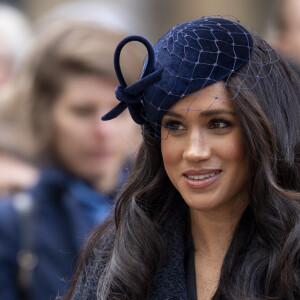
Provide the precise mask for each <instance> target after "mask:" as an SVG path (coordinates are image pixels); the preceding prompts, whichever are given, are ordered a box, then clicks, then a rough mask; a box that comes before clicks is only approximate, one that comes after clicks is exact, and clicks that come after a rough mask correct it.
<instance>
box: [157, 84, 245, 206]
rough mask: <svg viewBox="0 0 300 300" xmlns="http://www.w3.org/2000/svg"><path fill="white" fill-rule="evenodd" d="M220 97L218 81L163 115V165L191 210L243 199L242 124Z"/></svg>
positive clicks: (223, 92) (221, 89) (224, 95)
mask: <svg viewBox="0 0 300 300" xmlns="http://www.w3.org/2000/svg"><path fill="white" fill-rule="evenodd" d="M215 96H217V97H218V99H217V100H215V98H214V97H215ZM222 98H223V100H222ZM224 98H225V99H226V98H227V99H230V95H229V92H228V91H227V90H226V89H224V83H222V82H217V83H215V84H212V85H210V86H208V87H206V88H204V89H202V90H201V93H200V94H198V95H197V93H193V94H191V95H189V96H186V97H185V98H183V99H182V100H180V101H178V102H177V103H176V104H174V105H173V106H172V107H171V109H170V110H169V112H168V113H166V114H165V116H164V117H163V120H162V129H161V136H162V140H161V151H162V157H163V161H164V166H165V169H166V172H167V174H168V176H169V178H170V180H171V182H172V183H173V185H174V186H175V188H176V189H177V190H178V191H179V193H180V194H181V196H182V197H183V199H184V200H185V202H186V203H187V205H188V206H189V207H190V209H194V210H200V211H208V210H219V209H223V208H224V209H228V208H233V207H235V205H236V204H237V201H240V200H247V191H246V186H245V185H246V177H247V168H246V162H245V156H244V151H243V138H242V132H241V127H240V124H239V122H238V120H237V118H236V116H235V108H234V104H233V101H231V100H224ZM188 107H189V108H190V110H189V111H188V112H187V108H188Z"/></svg>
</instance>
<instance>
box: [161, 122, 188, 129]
mask: <svg viewBox="0 0 300 300" xmlns="http://www.w3.org/2000/svg"><path fill="white" fill-rule="evenodd" d="M163 126H164V128H166V129H169V130H171V131H178V130H184V129H185V128H184V126H183V125H182V123H181V122H179V121H167V122H165V123H164V125H163Z"/></svg>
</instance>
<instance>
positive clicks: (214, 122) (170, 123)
mask: <svg viewBox="0 0 300 300" xmlns="http://www.w3.org/2000/svg"><path fill="white" fill-rule="evenodd" d="M231 125H232V123H231V122H229V121H227V120H224V119H220V118H219V119H211V120H209V121H208V123H207V128H208V129H226V128H229V127H231ZM162 126H163V128H165V129H168V130H170V131H182V130H186V129H187V128H186V126H185V125H184V123H183V122H181V121H177V120H165V121H163V124H162Z"/></svg>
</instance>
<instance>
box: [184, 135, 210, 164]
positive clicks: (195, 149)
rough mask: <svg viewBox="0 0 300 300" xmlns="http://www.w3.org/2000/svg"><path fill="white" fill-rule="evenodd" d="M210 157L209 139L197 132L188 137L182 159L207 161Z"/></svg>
mask: <svg viewBox="0 0 300 300" xmlns="http://www.w3.org/2000/svg"><path fill="white" fill-rule="evenodd" d="M211 155H212V149H211V145H210V143H209V139H208V138H207V137H206V136H205V135H203V134H201V133H200V132H199V131H197V132H193V133H191V134H190V135H189V136H188V141H187V143H186V146H185V150H184V153H183V157H184V158H185V159H187V160H191V161H200V160H208V159H209V158H210V157H211Z"/></svg>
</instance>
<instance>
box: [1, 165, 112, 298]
mask: <svg viewBox="0 0 300 300" xmlns="http://www.w3.org/2000/svg"><path fill="white" fill-rule="evenodd" d="M73 179H74V178H72V176H70V175H68V174H66V173H64V172H62V171H59V170H46V171H45V172H43V173H42V176H41V180H40V182H39V183H38V184H37V186H36V187H34V188H33V189H32V190H31V191H30V192H29V193H30V195H32V197H33V201H34V213H35V214H34V241H35V253H36V254H37V257H38V264H37V267H36V268H35V270H34V273H33V279H32V288H31V294H32V296H31V298H30V299H32V300H48V299H54V298H55V296H57V295H58V294H60V295H63V294H64V293H65V292H66V291H67V290H68V288H69V286H70V282H71V277H72V274H73V272H74V267H75V264H76V258H77V255H78V252H79V249H80V247H81V245H82V243H83V241H84V239H85V238H86V236H87V234H88V233H90V232H91V230H92V229H93V228H94V227H95V226H96V225H97V224H96V222H95V220H93V218H90V217H89V216H88V214H87V213H86V212H85V209H83V208H82V205H81V204H80V201H79V200H78V198H77V196H76V195H77V194H76V193H74V186H75V189H76V188H77V187H76V184H75V185H74V182H77V181H76V180H75V181H74V180H73ZM80 190H81V194H82V195H81V196H82V197H86V198H88V197H94V198H95V197H96V198H97V197H98V200H99V201H102V200H103V209H104V211H103V217H104V216H107V214H108V213H109V211H110V209H111V206H112V201H111V199H108V197H106V196H101V195H100V194H97V193H96V192H95V191H93V190H91V189H89V188H88V187H85V188H82V187H80ZM89 190H90V191H89ZM94 198H93V199H92V200H94ZM101 205H102V204H101ZM19 248H20V220H19V218H18V215H17V213H16V210H15V208H14V206H13V205H12V201H0V299H3V300H4V299H5V300H21V299H22V298H21V297H20V295H19V294H18V291H17V288H16V276H17V270H18V265H17V260H16V257H17V254H18V251H19ZM22 300H23V299H22Z"/></svg>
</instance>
